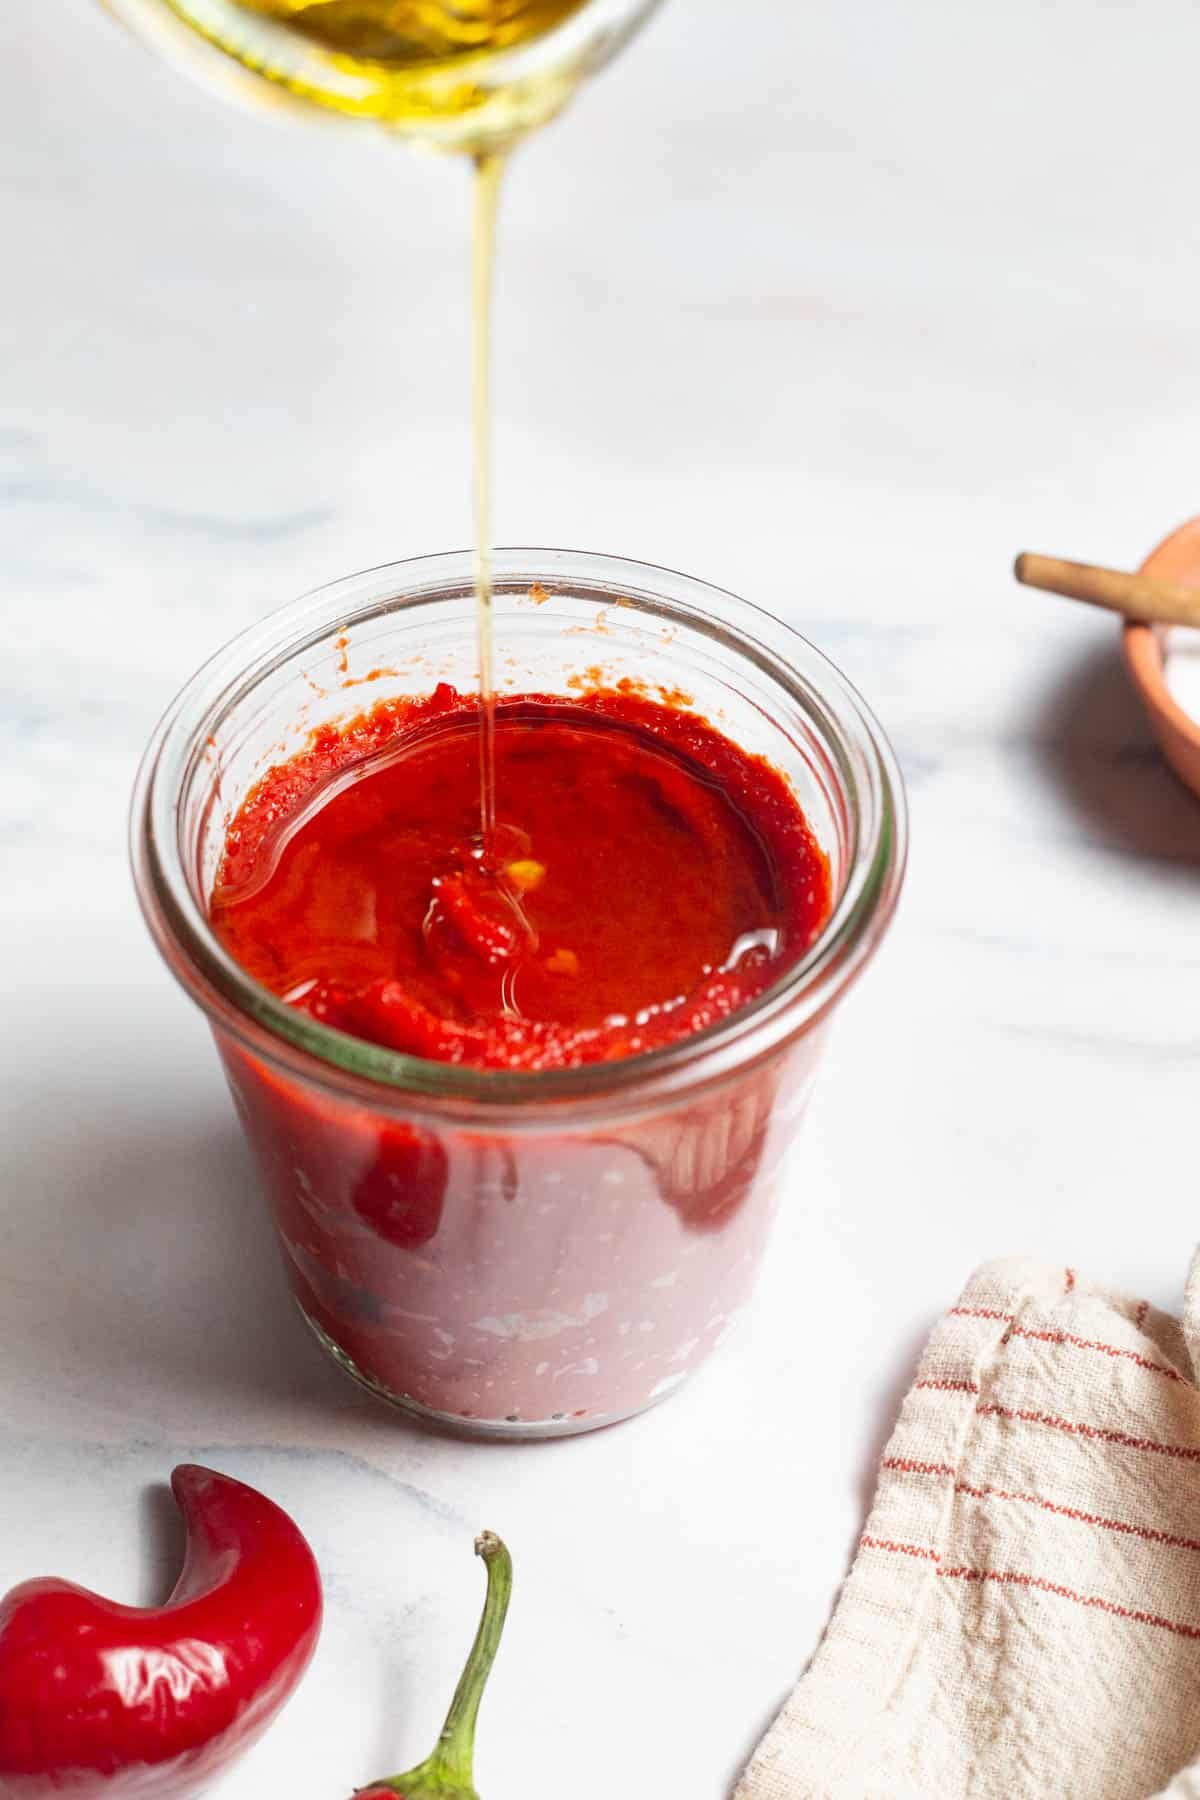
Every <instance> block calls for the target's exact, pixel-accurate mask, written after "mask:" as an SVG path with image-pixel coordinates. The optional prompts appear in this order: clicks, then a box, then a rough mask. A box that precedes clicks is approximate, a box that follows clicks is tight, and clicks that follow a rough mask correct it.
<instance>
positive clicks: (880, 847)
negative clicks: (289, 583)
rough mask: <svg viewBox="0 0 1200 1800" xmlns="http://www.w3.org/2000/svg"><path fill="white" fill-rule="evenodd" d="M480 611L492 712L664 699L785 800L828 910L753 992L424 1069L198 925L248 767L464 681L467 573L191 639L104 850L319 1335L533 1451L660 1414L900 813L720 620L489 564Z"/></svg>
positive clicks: (738, 1289) (411, 1391) (376, 589)
mask: <svg viewBox="0 0 1200 1800" xmlns="http://www.w3.org/2000/svg"><path fill="white" fill-rule="evenodd" d="M494 607H495V629H496V641H497V644H498V646H499V649H500V658H499V666H498V675H499V682H498V686H499V690H500V692H501V693H502V694H503V693H504V692H505V691H508V692H539V693H549V694H559V695H563V696H569V695H570V694H572V693H573V692H577V691H578V689H579V687H580V685H581V682H582V683H583V684H585V685H597V684H600V685H604V686H610V685H615V684H616V683H617V682H619V681H621V680H623V679H632V680H634V681H635V682H636V683H637V684H638V688H639V690H640V691H649V692H650V693H651V694H653V693H654V692H655V690H661V691H662V692H663V693H664V694H669V695H670V696H672V697H673V699H674V701H675V703H680V702H679V698H678V697H679V695H680V693H681V691H682V692H683V693H684V694H686V696H687V703H688V704H689V705H690V706H691V707H692V708H693V709H694V710H695V711H697V712H699V713H701V714H703V715H704V716H705V717H706V718H707V719H708V720H710V721H711V723H712V724H713V725H715V726H716V727H717V728H718V729H719V730H721V731H722V732H724V733H725V734H726V736H728V737H730V738H732V739H733V740H734V741H735V742H736V743H738V744H740V745H741V746H742V747H743V748H744V749H746V750H747V751H749V752H751V753H754V754H758V755H762V756H765V757H766V758H767V759H768V760H769V761H770V762H771V763H772V764H773V765H774V767H775V768H776V769H778V770H779V771H781V772H782V773H783V774H784V775H785V776H786V777H787V779H788V780H789V781H790V783H791V784H792V786H793V788H794V790H795V792H796V794H797V796H798V798H799V800H800V803H801V805H802V806H803V808H804V811H805V814H806V815H807V818H808V820H809V823H810V826H811V827H812V829H813V831H814V833H815V835H816V836H817V838H818V840H819V841H820V843H821V845H822V848H823V849H824V851H825V853H826V855H827V856H828V858H829V862H830V870H831V877H832V890H833V910H832V913H831V916H830V919H829V921H828V924H827V925H826V927H825V929H824V931H823V932H822V934H821V936H820V937H819V939H818V940H817V941H816V943H815V944H814V945H813V946H812V947H811V949H810V950H809V951H808V952H807V953H806V955H805V956H804V957H803V958H802V959H801V960H800V961H799V962H797V963H795V964H794V965H792V966H791V967H790V968H788V969H787V970H786V971H785V972H784V973H783V974H782V975H781V976H780V977H779V979H778V980H777V982H776V983H775V985H774V986H773V987H771V988H769V989H768V990H767V991H766V992H765V993H764V994H762V995H761V996H760V997H759V998H758V999H757V1000H755V1001H753V1002H752V1003H751V1004H749V1005H747V1006H746V1007H744V1008H743V1009H742V1010H741V1011H739V1012H737V1013H734V1014H733V1015H732V1016H730V1017H729V1018H727V1019H725V1020H723V1021H722V1022H720V1023H719V1024H717V1025H715V1026H714V1027H712V1028H710V1029H709V1030H707V1031H704V1032H701V1033H698V1034H697V1035H695V1036H693V1037H689V1038H684V1039H682V1040H680V1041H677V1042H674V1043H671V1044H668V1045H667V1046H665V1047H664V1048H662V1049H659V1050H656V1051H653V1052H651V1053H649V1054H646V1055H642V1056H637V1057H632V1058H629V1059H626V1060H624V1061H616V1062H608V1063H598V1064H592V1065H589V1066H587V1067H582V1068H574V1069H566V1070H558V1071H554V1072H548V1073H540V1074H533V1073H509V1072H505V1071H494V1070H481V1069H473V1068H464V1067H455V1066H451V1065H448V1064H445V1063H438V1062H430V1061H426V1060H423V1059H421V1058H417V1057H412V1056H406V1055H401V1054H398V1053H396V1052H393V1051H389V1050H386V1049H383V1048H380V1047H379V1046H377V1045H375V1044H369V1043H365V1042H362V1041H360V1040H358V1039H355V1038H351V1037H348V1036H346V1035H344V1034H343V1033H341V1032H338V1031H335V1030H332V1029H330V1028H328V1027H326V1026H324V1025H322V1024H320V1023H318V1022H317V1021H316V1020H314V1019H312V1018H310V1017H309V1016H308V1015H307V1014H305V1013H303V1012H299V1011H296V1010H294V1009H293V1008H291V1007H289V1006H287V1005H285V1004H284V1003H283V1002H282V1001H280V1000H278V999H277V998H276V997H275V996H274V995H272V994H271V993H270V992H269V991H268V990H267V989H266V988H264V987H261V986H260V985H259V984H258V983H257V982H255V981H254V980H252V979H251V978H250V977H249V976H248V975H247V974H246V973H245V972H244V971H243V970H242V969H241V968H240V967H239V966H238V965H237V964H236V963H235V962H234V961H233V960H232V959H231V958H230V956H229V955H228V954H227V952H226V951H225V949H224V948H223V946H222V945H221V943H220V942H219V941H218V940H217V938H216V937H215V936H214V934H213V932H212V930H211V928H210V926H209V923H208V917H207V900H208V896H209V894H210V891H211V887H212V883H213V878H214V874H215V871H216V868H217V865H218V862H219V859H220V856H221V852H222V847H223V841H224V834H225V830H226V827H227V824H228V822H229V821H230V819H231V818H232V817H233V815H234V814H235V813H236V812H237V810H238V808H239V806H240V805H241V803H242V801H243V799H244V798H245V796H246V794H247V792H248V791H249V789H250V788H251V787H252V786H253V785H254V783H255V782H256V781H257V780H258V779H259V778H260V777H261V776H262V775H263V774H264V773H265V772H266V771H267V770H268V769H269V768H271V767H272V766H274V765H276V764H278V763H279V762H280V761H282V760H284V759H286V758H287V757H288V756H289V755H291V754H293V753H294V752H295V751H297V750H298V749H299V748H301V746H302V745H303V744H304V742H305V740H306V739H307V737H308V734H309V733H310V732H311V731H312V730H313V728H314V727H316V726H321V725H325V724H327V723H329V722H331V721H335V720H339V721H340V720H345V719H348V718H352V717H354V716H355V715H357V714H359V713H361V712H362V711H363V710H365V709H366V708H368V707H369V706H371V705H373V704H374V703H375V702H376V701H381V700H388V699H391V698H394V697H396V696H399V695H414V694H424V693H428V692H429V691H431V690H432V688H433V687H434V686H435V685H436V684H437V683H438V682H440V681H447V682H450V683H452V684H453V685H454V686H455V687H457V688H459V689H462V690H467V691H470V690H471V689H472V688H473V687H474V686H475V681H476V647H475V635H474V633H475V600H474V593H473V588H472V577H471V561H470V558H469V556H467V555H466V554H454V555H449V556H434V557H428V558H422V559H420V560H417V561H413V562H407V563H397V564H393V565H390V566H388V567H385V568H381V569H376V570H372V571H370V572H368V573H366V574H362V575H355V576H351V577H349V578H348V579H346V580H343V581H338V582H335V583H334V584H333V585H332V586H330V587H326V588H323V589H321V590H319V591H318V592H316V593H314V594H310V595H308V596H306V597H305V598H303V599H301V600H299V601H297V602H295V603H294V604H292V605H290V606H287V607H285V608H284V609H283V610H282V611H280V612H278V613H275V614H274V615H273V616H271V617H270V618H268V619H267V620H265V622H263V623H262V624H259V625H256V626H254V627H253V628H252V629H251V630H249V631H247V632H245V633H244V634H243V635H242V636H241V637H239V638H237V639H235V641H234V642H233V643H232V644H230V645H229V646H227V647H226V648H225V649H224V650H222V651H221V652H219V653H218V655H217V656H215V657H214V658H213V659H212V661H210V662H209V663H208V664H206V665H205V667H204V668H202V669H201V670H200V671H199V673H198V674H197V675H196V676H195V677H194V678H193V679H192V680H191V681H190V682H189V684H188V685H187V687H186V688H185V689H184V690H183V692H182V693H181V694H180V695H179V697H178V698H177V699H176V701H175V702H174V704H173V705H172V706H171V708H170V710H169V711H168V712H167V714H166V716H165V718H164V719H163V720H162V722H161V724H160V725H159V727H158V730H157V731H156V733H155V735H154V738H153V740H152V742H151V744H150V746H149V749H148V751H147V753H146V757H145V760H144V762H143V765H142V769H141V773H140V776H139V779H138V785H137V791H136V795H135V799H134V811H133V827H132V829H133V859H134V866H135V873H136V879H137V886H138V893H139V896H140V899H141V904H142V908H143V910H144V913H145V916H146V919H147V922H148V923H149V926H150V929H151V931H152V933H153V935H154V938H155V940H156V942H157V944H158V946H159V949H160V950H161V951H162V954H163V955H164V957H165V958H166V960H167V963H168V964H169V966H170V967H171V969H172V970H173V971H174V973H175V974H176V976H177V977H178V979H179V980H180V981H181V982H182V984H183V986H184V987H185V988H186V989H187V991H188V992H189V993H190V994H191V995H192V996H193V998H194V999H196V1000H197V1001H198V1002H199V1003H200V1005H201V1006H202V1007H203V1008H204V1010H205V1012H206V1013H207V1015H208V1018H209V1022H210V1024H211V1026H212V1029H213V1031H214V1034H215V1037H216V1041H217V1047H218V1049H219V1051H220V1054H221V1057H222V1059H223V1062H224V1065H225V1070H226V1073H227V1075H228V1078H229V1083H230V1086H231V1088H232V1091H233V1096H234V1100H235V1102H236V1105H237V1108H238V1112H239V1114H240V1116H241V1120H242V1124H243V1126H244V1128H245V1131H246V1135H247V1137H248V1139H249V1141H250V1144H251V1145H252V1147H253V1150H254V1154H255V1156H256V1159H257V1162H258V1166H259V1169H260V1172H261V1176H262V1182H263V1186H264V1188H265V1191H266V1196H267V1200H268V1202H269V1205H270V1207H271V1210H272V1213H273V1216H274V1221H275V1225H276V1229H277V1232H278V1236H279V1243H280V1248H281V1250H282V1253H283V1259H284V1263H285V1266H286V1269H287V1272H288V1276H289V1278H290V1280H291V1284H292V1287H293V1289H294V1292H295V1295H296V1298H297V1300H298V1302H299V1305H300V1308H301V1310H302V1312H303V1314H304V1316H305V1318H306V1319H307V1320H308V1322H309V1324H310V1325H311V1326H312V1328H313V1330H314V1331H315V1332H316V1334H317V1336H318V1337H319V1339H320V1341H321V1342H322V1344H324V1346H325V1348H326V1349H327V1350H328V1351H329V1353H330V1354H331V1355H332V1356H333V1357H334V1358H335V1359H336V1361H337V1362H338V1363H340V1365H341V1366H342V1367H343V1368H344V1369H346V1370H347V1371H348V1372H349V1373H350V1374H351V1375H353V1376H355V1377H356V1378H357V1379H358V1380H359V1381H361V1382H363V1383H364V1384H365V1385H366V1386H367V1387H369V1388H371V1389H372V1390H373V1391H374V1392H375V1393H377V1394H379V1395H381V1396H382V1397H383V1398H384V1399H386V1400H389V1401H391V1402H392V1403H393V1404H395V1405H396V1406H398V1407H401V1408H403V1409H405V1410H406V1411H409V1412H412V1413H417V1414H420V1415H421V1416H422V1417H425V1418H430V1419H434V1420H436V1421H439V1422H441V1423H443V1424H446V1425H449V1426H452V1427H454V1428H455V1429H457V1430H458V1431H461V1432H468V1433H474V1434H486V1435H501V1436H512V1437H550V1436H556V1435H559V1434H562V1433H568V1432H573V1431H583V1430H588V1429H590V1428H592V1427H593V1426H598V1425H605V1424H608V1423H610V1422H612V1421H615V1420H617V1419H622V1418H626V1417H628V1416H629V1415H631V1414H633V1413H636V1412H638V1411H640V1410H641V1409H642V1408H643V1407H645V1406H648V1405H649V1404H650V1403H651V1402H653V1401H656V1400H658V1399H660V1398H662V1397H663V1396H664V1395H666V1394H668V1393H670V1392H671V1391H672V1390H673V1389H675V1388H676V1387H677V1386H678V1385H679V1384H680V1383H681V1382H682V1381H684V1380H685V1379H686V1378H687V1377H688V1376H689V1375H690V1374H691V1373H692V1372H693V1371H694V1370H695V1369H696V1368H698V1367H699V1365H700V1364H701V1363H702V1362H703V1361H704V1359H705V1357H707V1356H708V1354H709V1353H710V1351H711V1350H713V1349H714V1348H715V1347H716V1346H717V1345H718V1344H719V1343H720V1342H721V1341H722V1340H723V1339H724V1338H725V1337H726V1335H727V1334H728V1332H729V1331H730V1329H731V1328H732V1326H733V1325H734V1323H735V1321H736V1320H737V1318H738V1316H739V1314H740V1313H741V1312H742V1310H743V1308H744V1307H745V1305H746V1303H747V1300H748V1299H749V1296H750V1292H751V1289H752V1287H753V1283H754V1279H755V1274H756V1271H757V1269H758V1266H759V1264H760V1262H761V1260H762V1256H763V1252H764V1248H765V1246H766V1242H767V1234H768V1229H769V1226H770V1223H771V1219H772V1215H773V1213H774V1210H775V1207H776V1204H777V1202H778V1199H779V1194H780V1183H781V1175H782V1173H783V1170H784V1166H785V1159H786V1156H787V1152H788V1150H789V1148H790V1146H791V1144H792V1141H793V1139H794V1137H795V1135H796V1129H797V1125H798V1123H799V1120H800V1117H801V1114H802V1111H803V1109H804V1104H805V1101H806V1099H807V1096H808V1093H809V1089H810V1086H811V1083H812V1079H813V1075H814V1072H815V1070H816V1066H817V1061H818V1057H819V1055H820V1050H821V1045H822V1041H823V1038H824V1034H825V1029H826V1026H827V1024H828V1021H829V1018H830V1015H831V1013H832V1011H833V1009H834V1007H835V1005H836V1003H837V1001H838V1000H839V999H840V998H841V996H842V994H843V993H844V992H845V991H846V988H847V986H848V984H849V983H850V982H851V980H852V979H853V978H854V977H855V976H856V975H857V973H858V972H859V970H860V969H861V968H862V966H863V964H864V963H865V962H866V960H867V958H868V957H869V956H870V954H871V953H872V951H873V950H874V948H875V946H876V945H877V943H878V942H879V939H880V937H881V935H882V933H883V931H884V929H885V927H886V924H887V921H888V918H889V916H890V914H891V912H892V909H893V906H894V905H895V901H896V896H897V893H898V890H899V886H900V882H901V877H902V872H903V864H904V844H905V815H904V801H903V794H902V789H901V784H900V778H899V775H898V773H897V770H896V766H895V763H894V760H893V758H892V755H891V752H890V750H889V748H888V745H887V743H886V740H885V739H884V737H883V735H882V733H881V731H880V729H879V726H878V725H877V723H876V721H875V720H874V718H873V717H872V716H871V714H870V713H869V712H868V710H867V708H866V707H865V706H864V704H863V703H862V701H861V700H860V699H859V697H858V695H857V694H856V693H855V692H854V690H853V689H852V688H851V687H850V686H849V684H848V683H847V682H846V681H845V680H844V679H843V678H842V676H841V675H839V674H838V672H837V671H836V670H835V669H834V668H833V667H832V666H831V665H830V664H829V663H828V662H827V661H826V660H825V658H824V657H823V656H821V655H820V653H819V652H818V651H816V650H815V649H813V647H812V646H811V645H810V644H808V643H807V642H806V641H805V640H804V639H803V638H801V637H799V636H798V635H797V634H796V633H795V632H793V631H791V630H789V629H788V628H787V627H785V626H784V625H782V624H780V623H779V622H778V621H776V620H775V619H773V618H771V617H769V616H768V615H767V614H766V613H763V612H760V611H759V610H758V609H757V608H755V607H753V606H750V605H748V604H747V603H746V602H745V601H743V600H738V599H735V598H734V596H733V595H731V594H727V593H724V592H721V591H720V590H717V589H714V588H711V587H708V586H706V585H705V584H704V583H702V582H699V581H695V580H692V579H690V578H688V577H687V576H683V575H678V574H673V573H670V572H669V571H666V570H662V569H655V568H650V567H648V566H646V565H643V564H639V563H632V562H624V561H620V560H618V559H616V558H613V557H607V556H592V555H583V554H579V553H576V552H571V551H560V550H502V551H498V552H497V553H496V559H495V598H494ZM793 1203H794V1204H802V1203H803V1198H802V1192H801V1191H797V1190H795V1189H794V1190H793Z"/></svg>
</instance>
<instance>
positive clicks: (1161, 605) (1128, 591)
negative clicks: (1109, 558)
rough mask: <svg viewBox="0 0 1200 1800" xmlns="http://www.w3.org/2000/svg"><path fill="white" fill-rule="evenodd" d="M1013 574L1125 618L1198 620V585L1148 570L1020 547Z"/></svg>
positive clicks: (1159, 622) (1030, 584)
mask: <svg viewBox="0 0 1200 1800" xmlns="http://www.w3.org/2000/svg"><path fill="white" fill-rule="evenodd" d="M1013 574H1014V575H1015V576H1016V578H1017V580H1018V581H1023V582H1024V584H1025V586H1026V587H1035V588H1045V589H1046V591H1047V592H1048V593H1051V594H1065V595H1066V596H1067V597H1068V599H1071V600H1089V601H1090V602H1091V604H1092V605H1093V606H1107V607H1108V608H1109V610H1110V611H1111V612H1118V613H1124V615H1125V617H1126V618H1127V619H1142V620H1144V621H1145V622H1146V623H1147V624H1150V625H1200V588H1194V587H1184V585H1183V584H1182V582H1178V581H1156V580H1155V579H1154V577H1153V576H1151V575H1127V574H1125V572H1124V571H1123V570H1122V569H1102V568H1099V567H1097V565H1096V564H1094V563H1078V562H1065V561H1064V560H1063V558H1062V557H1060V556H1035V555H1034V553H1033V552H1032V551H1031V550H1023V551H1022V552H1021V554H1020V556H1018V558H1017V560H1016V562H1015V563H1014V565H1013Z"/></svg>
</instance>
